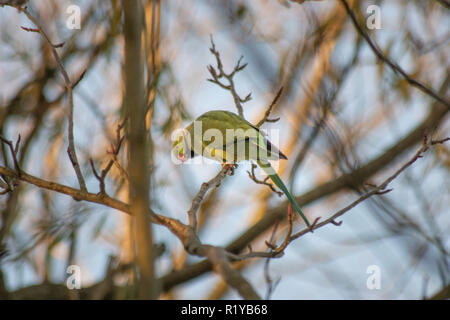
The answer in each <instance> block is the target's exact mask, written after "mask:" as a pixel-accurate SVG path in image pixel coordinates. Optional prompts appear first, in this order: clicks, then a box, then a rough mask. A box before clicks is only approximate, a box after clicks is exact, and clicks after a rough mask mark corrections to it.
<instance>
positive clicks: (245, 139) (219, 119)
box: [188, 110, 287, 162]
mask: <svg viewBox="0 0 450 320" xmlns="http://www.w3.org/2000/svg"><path fill="white" fill-rule="evenodd" d="M196 121H199V122H201V124H202V128H201V130H202V132H203V133H205V132H208V130H210V129H211V130H218V132H220V135H221V137H222V141H217V143H216V144H215V147H214V149H216V150H214V151H215V152H216V153H220V156H219V157H222V158H223V159H224V160H225V161H226V162H233V161H235V160H236V158H235V157H234V156H232V155H229V153H228V154H227V152H226V150H227V148H230V147H235V146H236V145H238V146H239V144H240V143H243V144H244V146H245V148H247V150H250V149H252V148H253V149H252V150H257V153H258V158H260V155H261V156H262V158H263V159H271V160H272V159H278V158H282V159H287V158H286V156H285V155H284V154H283V153H282V152H281V151H279V150H278V149H277V148H276V147H275V146H274V145H273V144H272V143H270V141H269V140H268V139H267V138H266V137H264V136H263V135H262V134H261V133H260V131H259V129H258V128H257V127H255V126H253V125H252V124H251V123H250V122H248V121H246V120H245V119H243V118H241V117H240V116H238V115H237V114H234V113H233V112H229V111H224V110H214V111H209V112H206V113H205V114H203V115H201V116H200V117H198V118H197V120H196ZM188 129H189V130H190V131H191V135H192V136H193V135H194V126H192V125H191V126H190V127H189V128H188ZM230 129H231V130H230ZM227 130H228V131H227ZM211 132H212V133H213V134H214V131H211ZM202 138H203V139H202V141H201V146H202V152H203V151H205V148H208V147H210V146H211V143H212V142H213V141H212V140H211V139H210V138H211V137H209V136H208V135H205V136H203V137H202ZM192 141H194V140H192ZM220 145H222V147H221V148H220V147H219V146H220ZM236 148H237V147H236ZM217 149H221V150H217ZM228 150H229V149H228ZM250 154H251V153H250ZM216 158H218V156H217V155H216ZM244 158H245V159H246V160H249V152H247V153H246V157H244ZM250 158H251V159H253V158H254V160H256V158H257V157H256V156H255V157H250ZM240 160H243V159H240Z"/></svg>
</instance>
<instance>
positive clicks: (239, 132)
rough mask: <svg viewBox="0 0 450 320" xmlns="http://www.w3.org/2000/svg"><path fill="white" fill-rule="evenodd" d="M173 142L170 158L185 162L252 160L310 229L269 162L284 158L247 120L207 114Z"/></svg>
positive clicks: (228, 114) (221, 113)
mask: <svg viewBox="0 0 450 320" xmlns="http://www.w3.org/2000/svg"><path fill="white" fill-rule="evenodd" d="M174 140H175V141H174V143H173V149H172V155H173V157H174V158H175V159H177V160H179V161H181V162H184V161H186V160H188V159H190V158H193V157H195V156H196V155H202V156H203V157H206V158H209V159H214V160H217V161H219V162H220V163H222V164H224V165H225V164H228V165H229V164H236V163H238V162H240V161H243V160H254V161H256V163H257V164H258V165H259V166H260V167H261V169H262V170H264V172H265V173H266V174H267V175H268V176H269V177H270V179H271V180H272V181H273V182H274V183H275V185H276V186H277V187H278V188H280V189H281V190H282V191H283V193H284V194H285V195H286V197H287V198H288V200H289V201H290V202H291V203H292V205H293V206H294V208H295V209H296V211H297V212H298V213H299V214H300V216H301V217H302V218H303V220H304V221H305V223H306V225H307V226H308V227H309V226H310V223H309V221H308V219H307V218H306V217H305V215H304V214H303V212H302V210H301V209H300V207H299V206H298V204H297V202H296V201H295V199H294V197H293V196H292V195H291V194H290V192H289V191H288V189H287V188H286V186H285V184H284V183H283V181H282V180H281V178H280V177H279V176H278V174H277V173H276V171H275V170H274V169H273V167H272V166H271V164H270V162H269V160H279V159H287V157H286V156H285V155H284V154H283V153H282V152H281V151H280V150H278V148H276V147H275V146H274V145H273V144H272V143H271V142H270V141H269V140H268V139H267V138H266V137H265V136H264V134H263V133H262V132H261V131H260V130H259V128H257V127H255V126H254V125H252V124H251V123H250V122H248V121H247V120H245V119H243V118H241V117H240V116H238V115H237V114H234V113H233V112H229V111H223V110H214V111H208V112H206V113H204V114H203V115H201V116H200V117H198V118H197V119H196V120H194V121H193V122H192V123H191V124H190V125H188V126H187V127H186V128H185V129H183V130H182V131H181V132H178V133H177V135H176V137H175V139H174Z"/></svg>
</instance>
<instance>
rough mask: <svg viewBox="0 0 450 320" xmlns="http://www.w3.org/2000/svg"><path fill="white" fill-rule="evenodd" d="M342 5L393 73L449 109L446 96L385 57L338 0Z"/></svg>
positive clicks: (344, 1)
mask: <svg viewBox="0 0 450 320" xmlns="http://www.w3.org/2000/svg"><path fill="white" fill-rule="evenodd" d="M339 1H340V2H341V3H342V5H343V6H344V8H345V11H346V12H347V14H348V16H349V17H350V19H351V20H352V23H353V25H354V26H355V28H356V30H357V31H358V33H359V34H360V35H361V36H362V37H363V38H364V39H365V40H366V42H367V44H368V45H369V47H370V48H371V49H372V51H373V52H374V53H375V55H376V56H377V57H378V58H379V59H380V60H381V61H383V62H384V63H386V64H387V65H388V66H389V67H390V68H391V69H392V70H393V71H394V72H395V73H398V74H400V75H401V76H402V77H403V79H405V80H406V81H407V82H408V83H409V84H411V85H412V86H414V87H416V88H417V89H419V90H421V91H422V92H424V93H425V94H427V95H429V96H430V97H432V98H434V99H436V100H437V101H439V102H440V103H442V104H443V105H444V106H446V107H447V108H448V109H450V101H448V100H447V99H446V98H443V97H441V96H440V95H439V94H437V93H436V92H434V91H433V90H432V89H430V88H428V87H427V86H426V85H424V84H423V83H421V82H419V81H417V80H416V79H414V78H412V77H411V76H410V75H408V74H407V73H406V72H405V71H404V70H403V69H402V68H401V67H400V66H399V65H398V64H397V63H395V62H393V61H392V60H390V59H389V58H388V57H386V56H385V55H384V54H383V53H382V51H381V50H380V49H378V47H377V45H376V44H375V43H374V42H373V41H372V39H371V38H370V36H369V35H368V33H367V32H366V31H365V30H364V29H363V28H362V27H361V25H360V24H359V23H358V20H357V19H356V16H355V14H354V13H353V11H352V10H351V9H350V6H349V5H348V3H347V1H346V0H339Z"/></svg>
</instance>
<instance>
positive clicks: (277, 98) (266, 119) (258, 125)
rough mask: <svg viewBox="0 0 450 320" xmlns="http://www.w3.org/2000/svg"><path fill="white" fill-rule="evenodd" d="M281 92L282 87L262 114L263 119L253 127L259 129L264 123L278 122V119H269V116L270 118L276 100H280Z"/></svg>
mask: <svg viewBox="0 0 450 320" xmlns="http://www.w3.org/2000/svg"><path fill="white" fill-rule="evenodd" d="M282 92H283V87H281V88H280V90H278V92H277V94H276V96H275V98H273V100H272V103H271V104H270V105H269V107H268V108H267V110H266V112H265V113H264V117H263V118H262V119H261V120H259V121H258V123H257V124H256V125H255V127H257V128H259V127H261V126H262V125H263V124H264V123H265V122H277V121H278V120H280V118H274V119H269V116H270V113H271V112H272V109H273V107H274V106H275V105H276V104H277V102H278V100H279V99H280V97H281V93H282Z"/></svg>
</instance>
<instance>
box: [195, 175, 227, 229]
mask: <svg viewBox="0 0 450 320" xmlns="http://www.w3.org/2000/svg"><path fill="white" fill-rule="evenodd" d="M229 169H230V167H229V166H228V167H227V166H224V167H223V168H222V170H221V171H220V172H219V173H218V174H217V175H216V176H215V177H214V178H212V179H211V180H209V181H208V182H205V183H203V184H202V186H201V187H200V190H199V191H198V192H197V195H196V196H195V197H194V199H192V204H191V208H190V209H189V211H188V217H189V225H190V226H191V228H192V229H193V230H194V231H196V230H197V211H198V209H199V208H200V205H201V204H202V201H203V198H204V197H205V195H206V193H207V192H208V190H210V189H211V188H216V187H218V186H219V185H220V184H221V182H222V181H223V179H225V177H226V176H227V174H228V170H229Z"/></svg>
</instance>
